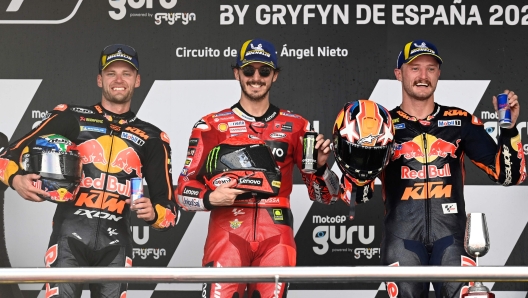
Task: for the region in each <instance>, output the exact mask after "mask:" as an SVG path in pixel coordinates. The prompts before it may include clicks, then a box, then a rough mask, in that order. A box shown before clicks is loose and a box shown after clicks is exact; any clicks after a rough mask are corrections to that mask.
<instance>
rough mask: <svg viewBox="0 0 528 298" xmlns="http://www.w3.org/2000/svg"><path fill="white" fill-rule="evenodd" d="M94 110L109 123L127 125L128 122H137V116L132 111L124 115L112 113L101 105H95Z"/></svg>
mask: <svg viewBox="0 0 528 298" xmlns="http://www.w3.org/2000/svg"><path fill="white" fill-rule="evenodd" d="M93 108H94V109H95V110H96V111H97V112H98V113H99V114H102V115H103V116H104V117H105V118H106V119H107V120H108V121H110V122H112V123H115V124H127V123H128V122H133V121H134V120H136V114H135V113H134V112H132V111H128V112H126V113H123V114H116V113H112V112H110V111H109V110H107V109H105V108H103V106H102V105H101V103H98V104H96V105H94V106H93Z"/></svg>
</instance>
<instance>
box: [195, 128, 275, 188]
mask: <svg viewBox="0 0 528 298" xmlns="http://www.w3.org/2000/svg"><path fill="white" fill-rule="evenodd" d="M204 167H205V177H204V178H205V182H206V184H207V186H208V187H209V188H210V189H211V190H215V189H216V187H218V186H219V185H221V184H224V183H228V182H230V181H231V180H236V181H237V184H236V186H235V188H237V189H241V190H248V191H251V192H253V193H257V195H258V194H263V195H267V196H268V197H269V196H276V195H278V193H279V188H280V185H281V173H280V170H279V167H278V166H277V163H276V162H275V159H274V158H273V154H272V153H271V150H270V148H269V147H268V146H266V143H264V141H262V140H261V139H258V138H256V137H250V136H236V137H232V138H228V139H226V140H224V141H223V142H222V143H220V144H219V145H218V146H216V147H214V148H213V149H212V150H211V151H210V152H209V155H208V156H207V160H206V163H205V164H204Z"/></svg>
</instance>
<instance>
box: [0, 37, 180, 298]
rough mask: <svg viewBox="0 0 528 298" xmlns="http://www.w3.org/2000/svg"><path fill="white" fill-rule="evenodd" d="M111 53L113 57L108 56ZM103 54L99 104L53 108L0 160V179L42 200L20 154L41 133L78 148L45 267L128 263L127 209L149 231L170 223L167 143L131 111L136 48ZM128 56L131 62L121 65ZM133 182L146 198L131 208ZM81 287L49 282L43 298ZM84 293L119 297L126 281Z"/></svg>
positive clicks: (171, 204) (172, 210) (171, 207)
mask: <svg viewBox="0 0 528 298" xmlns="http://www.w3.org/2000/svg"><path fill="white" fill-rule="evenodd" d="M107 51H109V52H107ZM114 52H117V53H119V55H114V57H115V58H114V59H112V58H110V57H111V55H112V54H114ZM103 55H106V56H107V57H108V58H107V59H106V63H105V64H102V65H101V66H100V67H101V68H100V71H101V73H100V75H99V76H98V82H99V86H100V87H102V88H103V97H102V102H101V103H100V104H96V105H94V106H90V107H81V106H73V105H66V104H60V105H58V106H57V107H55V109H54V110H53V111H52V112H51V113H49V114H48V115H47V116H46V117H45V119H43V121H42V123H41V124H40V125H39V126H38V127H36V128H35V129H33V130H32V131H31V132H29V133H28V134H27V135H25V136H24V137H22V138H21V139H20V140H18V141H15V142H13V143H12V144H11V146H10V147H9V149H8V151H7V152H5V153H6V154H5V155H3V156H1V157H0V160H2V161H5V163H2V164H6V167H5V169H4V171H3V173H4V175H3V176H2V177H0V178H2V181H3V182H4V183H5V184H8V185H10V186H11V187H13V188H14V189H15V190H16V191H17V192H18V193H19V194H20V195H21V196H22V197H23V198H25V199H27V200H30V201H42V199H41V198H39V197H38V196H37V194H40V195H44V196H47V193H46V192H45V191H43V190H40V189H38V188H36V187H34V186H33V185H32V181H33V180H37V179H38V178H39V176H38V175H36V174H27V173H25V172H24V171H23V170H22V169H21V168H20V167H19V161H20V157H21V154H22V151H23V149H24V148H25V147H26V145H27V144H28V143H30V142H31V140H33V139H34V138H36V137H38V136H41V135H47V134H60V135H62V136H64V137H66V138H68V139H69V140H70V141H72V142H74V143H75V144H77V149H78V150H79V155H80V156H81V161H82V170H83V174H82V180H81V184H80V188H79V191H78V193H77V196H76V197H75V198H72V201H70V202H63V203H58V204H57V209H56V211H55V214H54V216H53V232H52V234H51V237H50V242H49V248H48V251H47V252H46V256H45V258H44V259H45V265H46V267H86V266H106V267H125V266H126V267H130V266H132V258H133V256H132V245H133V243H132V235H131V231H130V214H131V212H130V211H131V210H133V211H136V215H137V217H138V218H141V219H144V220H145V221H146V222H147V223H148V224H150V225H151V226H152V227H153V228H155V229H159V230H166V229H168V228H171V227H172V226H174V225H175V224H176V218H177V215H178V214H177V209H176V204H175V200H174V198H173V191H174V190H173V185H172V177H171V174H170V173H171V165H170V163H169V162H168V161H170V154H171V149H170V146H169V138H168V137H167V134H166V133H164V132H162V131H161V130H159V129H158V128H157V127H155V126H154V125H152V124H150V123H148V122H145V121H142V120H140V119H138V118H137V117H136V115H135V114H134V113H133V112H131V111H130V110H129V109H130V100H131V97H132V94H133V88H136V87H138V86H139V74H137V69H138V63H137V57H135V51H134V50H133V49H132V48H131V47H128V46H126V45H113V46H109V47H107V48H106V49H105V50H104V51H103ZM127 57H131V60H130V61H123V59H125V58H127ZM100 61H101V59H100ZM103 61H104V60H103ZM133 177H140V178H145V179H146V181H147V183H148V186H149V194H150V198H147V197H143V198H141V199H137V200H135V201H134V204H133V205H132V206H131V205H130V192H131V188H130V179H131V178H133ZM82 288H83V284H73V283H47V284H46V295H45V297H81V291H82ZM90 290H91V293H92V297H107V298H110V297H113V298H122V297H126V290H127V284H126V283H125V284H119V283H104V284H90Z"/></svg>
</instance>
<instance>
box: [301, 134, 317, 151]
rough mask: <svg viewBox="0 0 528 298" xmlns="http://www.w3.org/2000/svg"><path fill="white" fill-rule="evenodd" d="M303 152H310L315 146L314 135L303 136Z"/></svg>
mask: <svg viewBox="0 0 528 298" xmlns="http://www.w3.org/2000/svg"><path fill="white" fill-rule="evenodd" d="M303 145H304V154H306V155H308V154H310V155H311V154H312V153H313V150H314V148H315V136H314V135H306V136H305V137H304V143H303Z"/></svg>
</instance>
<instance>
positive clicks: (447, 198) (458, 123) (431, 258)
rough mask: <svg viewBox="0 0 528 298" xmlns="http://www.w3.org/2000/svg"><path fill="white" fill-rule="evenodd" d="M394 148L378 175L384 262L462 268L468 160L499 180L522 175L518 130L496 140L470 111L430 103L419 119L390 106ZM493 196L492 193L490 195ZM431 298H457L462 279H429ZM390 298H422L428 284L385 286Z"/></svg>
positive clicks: (464, 262) (514, 180)
mask: <svg viewBox="0 0 528 298" xmlns="http://www.w3.org/2000/svg"><path fill="white" fill-rule="evenodd" d="M391 116H392V119H393V122H394V125H395V129H396V134H395V147H394V148H395V150H394V155H393V157H392V159H391V162H390V163H389V165H388V166H387V168H386V169H385V170H384V172H383V173H382V175H381V180H382V184H383V188H382V189H383V199H384V202H385V219H384V236H383V240H382V246H381V254H382V255H381V258H382V263H383V264H384V265H392V266H398V265H399V266H417V265H436V266H439V265H447V266H461V265H466V266H467V265H469V264H471V263H473V261H472V260H471V259H469V258H468V257H467V254H466V252H465V250H464V247H463V238H464V232H465V225H466V210H465V202H464V192H463V189H464V176H465V169H464V162H465V157H466V155H467V157H469V159H470V160H471V161H472V162H473V163H474V164H475V165H477V167H479V168H480V169H482V170H483V171H485V172H486V173H487V174H488V175H489V177H490V178H491V179H492V180H493V181H495V182H498V183H500V184H502V185H505V186H507V185H513V184H519V183H521V182H522V181H523V180H524V179H525V176H526V169H525V160H524V152H523V149H522V143H521V140H520V136H519V133H518V131H517V129H516V128H512V129H501V134H500V137H499V138H498V145H497V144H496V143H495V142H494V141H493V139H492V138H491V137H490V135H489V134H488V133H487V132H486V131H485V129H484V127H483V125H482V123H481V122H480V120H479V119H478V118H477V117H476V116H473V115H471V114H470V113H468V112H467V111H464V110H461V109H458V108H454V107H446V106H441V105H438V104H435V108H434V112H433V113H432V114H431V115H429V116H427V118H425V119H423V120H419V119H416V118H415V117H413V116H410V115H408V114H407V113H405V112H404V111H403V110H401V109H400V108H399V107H398V108H396V109H394V110H392V111H391ZM490 195H491V194H490ZM433 285H434V288H435V292H436V297H459V295H460V292H461V291H466V290H465V289H463V285H464V284H462V283H443V284H442V283H438V284H436V283H435V284H433ZM387 289H388V291H389V296H390V297H424V296H421V295H426V296H427V293H428V292H429V283H409V282H398V283H396V284H394V283H388V286H387Z"/></svg>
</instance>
